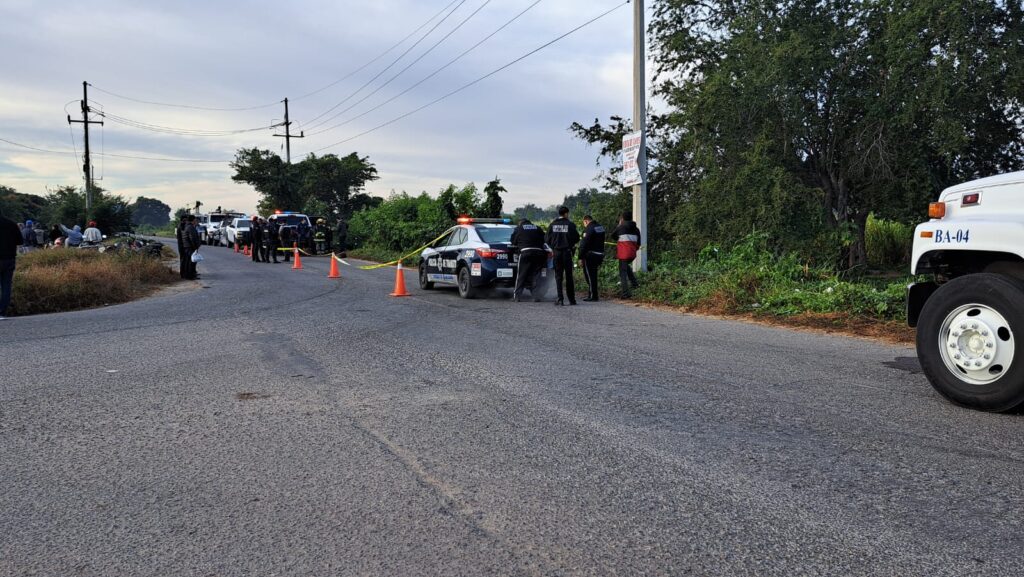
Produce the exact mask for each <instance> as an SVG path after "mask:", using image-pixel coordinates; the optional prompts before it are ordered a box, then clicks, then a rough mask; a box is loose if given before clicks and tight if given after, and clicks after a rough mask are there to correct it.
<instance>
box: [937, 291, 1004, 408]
mask: <svg viewBox="0 0 1024 577" xmlns="http://www.w3.org/2000/svg"><path fill="white" fill-rule="evenodd" d="M1017 333H1020V334H1022V335H1024V283H1021V282H1018V281H1016V280H1014V279H1012V278H1010V277H1007V276H1003V275H998V274H989V273H979V274H971V275H966V276H962V277H958V278H955V279H953V280H951V281H949V282H947V283H946V284H944V285H942V286H940V287H939V289H938V290H937V291H935V294H933V295H932V296H931V298H929V299H928V301H927V302H925V305H924V308H922V309H921V318H920V320H919V321H918V325H917V356H918V359H919V360H920V362H921V368H922V369H923V370H924V374H925V375H926V376H927V377H928V380H929V381H931V384H932V386H933V387H935V390H937V391H938V392H939V393H940V394H942V396H944V397H946V398H947V399H949V400H951V401H953V402H954V403H957V404H960V405H964V406H966V407H971V408H974V409H980V410H983V411H1009V410H1011V409H1013V408H1015V407H1017V406H1019V405H1021V404H1022V403H1024V349H1022V350H1021V352H1020V353H1018V352H1017V350H1016V349H1017V338H1016V334H1017Z"/></svg>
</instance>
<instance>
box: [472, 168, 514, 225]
mask: <svg viewBox="0 0 1024 577" xmlns="http://www.w3.org/2000/svg"><path fill="white" fill-rule="evenodd" d="M506 192H508V190H506V189H505V187H504V186H502V185H501V179H500V178H498V177H494V180H492V181H490V182H488V183H487V186H485V187H484V201H483V204H481V205H480V209H479V210H478V211H477V216H480V217H482V218H498V217H500V216H501V206H502V204H503V203H502V200H501V195H502V193H506Z"/></svg>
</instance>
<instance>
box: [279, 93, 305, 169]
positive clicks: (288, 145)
mask: <svg viewBox="0 0 1024 577" xmlns="http://www.w3.org/2000/svg"><path fill="white" fill-rule="evenodd" d="M282 124H283V126H284V134H275V135H274V136H280V137H283V138H284V150H285V158H286V159H287V160H288V164H291V163H292V139H293V138H305V137H306V134H305V131H302V132H299V135H298V136H295V135H294V134H292V133H291V125H292V121H291V120H288V99H287V98H285V99H284V122H283V123H282Z"/></svg>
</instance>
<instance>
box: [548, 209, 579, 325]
mask: <svg viewBox="0 0 1024 577" xmlns="http://www.w3.org/2000/svg"><path fill="white" fill-rule="evenodd" d="M579 241H580V233H579V232H577V230H576V225H575V224H573V222H572V221H571V220H569V209H568V207H565V206H560V207H558V218H556V219H555V220H553V221H551V224H550V225H549V226H548V237H547V242H548V246H550V247H551V250H553V251H554V252H555V288H556V289H557V290H558V300H556V301H555V305H557V306H562V305H563V304H565V303H564V302H563V298H562V297H563V295H562V283H563V282H564V283H565V289H566V290H565V293H566V294H565V296H567V297H569V304H571V305H574V304H576V284H575V282H574V281H573V278H572V264H573V258H572V256H573V254H572V253H573V252H575V249H576V243H578V242H579Z"/></svg>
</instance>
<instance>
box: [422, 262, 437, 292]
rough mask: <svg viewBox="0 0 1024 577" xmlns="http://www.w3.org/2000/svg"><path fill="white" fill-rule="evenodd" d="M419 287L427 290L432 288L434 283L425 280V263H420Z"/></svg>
mask: <svg viewBox="0 0 1024 577" xmlns="http://www.w3.org/2000/svg"><path fill="white" fill-rule="evenodd" d="M420 288H421V289H423V290H425V291H428V290H432V289H433V288H434V283H432V282H430V281H428V280H427V265H426V263H423V262H421V263H420Z"/></svg>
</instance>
